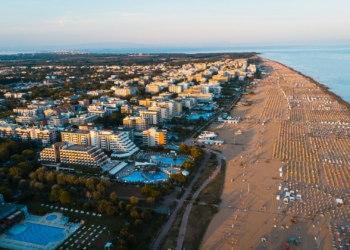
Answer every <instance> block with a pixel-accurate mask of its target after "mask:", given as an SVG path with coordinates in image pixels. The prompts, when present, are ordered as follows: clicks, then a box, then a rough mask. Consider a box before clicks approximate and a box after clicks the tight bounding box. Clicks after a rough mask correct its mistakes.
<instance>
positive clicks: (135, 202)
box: [130, 196, 139, 204]
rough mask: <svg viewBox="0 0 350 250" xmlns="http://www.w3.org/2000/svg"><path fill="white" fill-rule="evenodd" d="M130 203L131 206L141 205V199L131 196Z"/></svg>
mask: <svg viewBox="0 0 350 250" xmlns="http://www.w3.org/2000/svg"><path fill="white" fill-rule="evenodd" d="M130 203H131V204H137V203H139V198H137V197H136V196H131V197H130Z"/></svg>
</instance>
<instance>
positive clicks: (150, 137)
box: [142, 127, 167, 147]
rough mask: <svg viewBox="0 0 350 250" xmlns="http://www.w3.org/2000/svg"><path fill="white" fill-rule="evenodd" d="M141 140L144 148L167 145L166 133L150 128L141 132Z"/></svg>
mask: <svg viewBox="0 0 350 250" xmlns="http://www.w3.org/2000/svg"><path fill="white" fill-rule="evenodd" d="M142 139H143V145H145V146H149V147H151V146H159V145H165V144H166V143H167V131H166V130H165V129H157V128H154V127H152V128H150V129H148V130H145V131H143V132H142Z"/></svg>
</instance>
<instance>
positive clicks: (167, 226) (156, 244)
mask: <svg viewBox="0 0 350 250" xmlns="http://www.w3.org/2000/svg"><path fill="white" fill-rule="evenodd" d="M209 157H210V154H209V153H206V154H205V157H204V160H203V161H202V164H201V166H200V168H199V169H198V171H197V174H196V175H195V177H194V178H193V180H192V182H191V183H190V185H189V186H188V187H187V189H186V191H185V193H184V195H183V196H182V198H181V200H179V201H178V203H177V206H176V208H175V209H174V211H173V212H172V214H171V216H170V218H169V220H168V222H167V223H166V224H165V226H164V227H163V229H162V231H161V232H160V234H159V235H158V238H157V239H156V241H155V242H154V244H153V247H152V249H155V250H156V249H159V245H160V243H161V242H162V240H163V238H164V236H165V235H167V234H168V232H169V229H170V227H171V225H172V224H173V223H174V221H175V218H176V216H177V214H178V212H179V210H180V209H181V207H182V206H183V203H184V201H185V200H186V199H187V197H188V195H189V194H190V192H191V190H192V187H193V185H194V184H195V183H196V181H197V180H198V178H199V175H200V174H201V172H202V170H203V169H204V167H205V165H206V164H207V162H208V160H209Z"/></svg>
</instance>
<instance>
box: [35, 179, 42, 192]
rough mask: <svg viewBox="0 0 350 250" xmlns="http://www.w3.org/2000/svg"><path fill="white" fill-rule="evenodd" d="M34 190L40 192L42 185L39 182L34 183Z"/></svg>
mask: <svg viewBox="0 0 350 250" xmlns="http://www.w3.org/2000/svg"><path fill="white" fill-rule="evenodd" d="M34 189H35V190H37V191H42V190H43V189H44V184H42V183H41V182H39V181H38V182H36V183H35V185H34Z"/></svg>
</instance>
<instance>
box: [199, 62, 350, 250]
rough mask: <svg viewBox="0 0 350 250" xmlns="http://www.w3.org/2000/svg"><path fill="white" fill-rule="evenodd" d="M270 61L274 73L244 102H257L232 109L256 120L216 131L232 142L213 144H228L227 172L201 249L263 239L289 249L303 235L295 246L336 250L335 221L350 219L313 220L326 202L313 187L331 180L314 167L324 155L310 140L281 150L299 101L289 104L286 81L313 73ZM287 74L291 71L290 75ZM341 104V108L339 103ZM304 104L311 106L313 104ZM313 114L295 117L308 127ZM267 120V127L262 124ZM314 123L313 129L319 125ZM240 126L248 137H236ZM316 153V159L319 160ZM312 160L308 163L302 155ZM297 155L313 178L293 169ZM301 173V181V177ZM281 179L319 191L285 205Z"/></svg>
mask: <svg viewBox="0 0 350 250" xmlns="http://www.w3.org/2000/svg"><path fill="white" fill-rule="evenodd" d="M264 65H265V66H267V67H266V70H267V71H268V74H267V75H268V76H267V77H265V78H264V79H263V80H261V81H260V83H259V84H258V86H257V87H256V88H255V89H253V91H254V93H255V94H254V95H246V96H244V97H243V98H242V100H241V101H244V100H249V101H252V103H253V105H252V106H238V107H235V109H234V110H232V111H231V113H230V116H238V117H241V118H250V119H243V120H242V121H241V122H240V123H238V124H225V125H222V124H217V123H215V124H212V125H211V127H210V129H208V130H210V131H214V132H216V133H218V134H219V136H218V140H225V142H226V143H225V144H223V145H221V146H210V148H213V149H217V150H220V151H222V153H223V154H224V155H225V156H226V162H227V170H226V177H225V183H224V190H223V193H222V196H221V199H222V202H221V204H220V209H219V212H218V213H217V214H216V215H215V216H214V218H213V219H212V221H211V223H210V225H209V226H208V228H207V231H206V233H205V236H204V238H203V240H202V243H201V247H200V249H250V247H252V249H261V248H262V246H263V244H265V245H266V248H267V249H283V245H285V244H286V243H287V240H288V239H289V238H290V237H295V238H296V239H299V240H300V241H301V244H300V245H299V246H298V247H295V246H294V244H292V245H293V247H292V249H294V248H295V249H332V244H331V236H330V233H329V231H328V224H329V223H330V222H335V221H338V223H339V221H340V223H341V221H342V220H343V219H344V220H345V218H346V219H348V214H347V213H345V212H344V214H339V217H337V216H338V215H337V213H334V217H333V215H329V218H328V217H327V216H325V217H320V215H319V214H318V215H315V217H314V219H315V220H314V221H310V218H309V216H308V215H309V214H312V215H313V214H315V213H316V211H319V207H318V206H320V207H321V206H322V204H321V203H320V202H319V200H318V199H317V192H316V193H315V190H314V189H313V188H314V186H312V185H315V184H316V185H317V184H319V185H323V184H326V183H325V180H326V179H327V177H326V176H325V175H324V174H323V173H322V171H319V170H318V171H316V170H315V172H318V174H316V173H314V171H313V170H310V169H311V168H312V166H315V167H316V168H322V166H323V165H322V163H321V161H318V160H319V158H320V154H318V152H317V149H315V148H312V144H310V142H309V141H307V142H305V145H306V146H305V147H306V149H307V150H309V151H307V150H306V151H305V152H304V151H302V152H298V147H296V148H294V146H293V147H292V148H291V149H290V151H288V152H287V150H286V149H285V148H283V147H282V148H281V149H280V151H282V153H280V152H279V148H278V145H279V144H278V143H282V142H280V141H283V140H282V139H283V138H284V137H283V136H284V133H286V134H287V135H286V136H290V134H288V133H287V132H285V131H284V130H283V131H282V130H281V124H284V123H285V122H286V121H288V124H294V122H292V123H290V120H289V118H290V117H291V115H292V113H291V111H290V110H289V106H290V105H293V103H292V101H289V103H288V102H287V98H286V96H285V93H283V92H282V91H281V89H284V87H283V86H284V85H283V86H282V87H281V86H280V85H279V84H282V82H283V84H285V86H288V85H287V84H288V83H291V84H292V83H293V82H294V81H297V80H298V81H299V80H300V79H301V80H302V81H304V80H305V78H303V77H302V78H299V77H301V76H300V75H299V74H297V75H294V74H296V72H294V71H292V70H291V69H289V68H287V67H285V66H283V65H280V64H278V63H275V62H272V61H269V60H265V59H264ZM282 76H284V79H283V80H282ZM289 76H290V78H288V80H287V79H286V78H287V77H289ZM305 84H306V83H305ZM310 86H314V83H312V85H311V83H310ZM304 87H307V88H308V87H309V86H307V85H306V86H304ZM314 87H315V88H317V87H316V86H314ZM317 89H318V88H317ZM284 90H285V89H284ZM293 91H294V90H293ZM294 94H295V95H297V94H298V93H294ZM299 95H302V93H300V94H299ZM325 95H326V94H325ZM295 98H296V97H295ZM295 98H294V99H295ZM300 98H301V97H300ZM300 103H301V104H303V103H302V102H300ZM300 103H299V104H300ZM333 104H334V103H333ZM333 106H334V107H335V108H336V109H337V107H338V106H337V104H334V105H333ZM333 106H332V107H333ZM304 108H305V109H308V107H306V106H305V107H304ZM340 110H341V109H340ZM303 112H304V111H303ZM305 117H306V118H305ZM305 117H304V118H303V117H302V118H300V117H299V118H298V117H295V116H294V118H291V119H295V121H296V122H297V121H298V119H299V120H300V121H299V124H300V127H301V128H302V127H303V122H304V123H309V121H306V120H307V119H308V118H307V116H305ZM345 117H346V115H345ZM302 119H306V120H302ZM344 119H347V118H344ZM263 121H265V125H263V124H262V122H263ZM315 123H318V121H316V122H315ZM315 126H316V125H315ZM298 129H299V128H298ZM308 129H310V130H311V126H310V127H308ZM238 130H241V132H242V134H241V135H235V132H236V131H238ZM299 130H300V129H299ZM299 130H298V131H299ZM293 131H294V130H293ZM298 131H297V132H298ZM297 132H295V133H294V132H293V133H292V135H293V136H297V135H298V133H297ZM299 133H302V134H301V135H300V138H297V139H295V140H297V143H296V145H300V144H301V145H303V144H302V143H303V140H308V138H307V136H306V135H307V134H309V133H310V131H309V130H308V131H305V132H303V131H302V132H299ZM281 134H282V135H281ZM281 138H282V139H281ZM304 138H306V139H304ZM293 140H294V139H291V141H293ZM310 140H311V139H310ZM276 145H277V146H276ZM283 145H284V144H283ZM293 145H294V144H293ZM309 147H311V149H309ZM278 154H282V155H283V154H285V156H284V157H277V156H278ZM313 156H314V158H315V159H314V158H312V157H313ZM298 157H299V158H300V159H299V158H298ZM304 158H305V159H306V160H305V162H303V161H302V160H303V159H304ZM295 159H299V160H298V162H297V164H296V165H298V164H299V163H300V165H302V167H305V168H306V170H305V176H304V174H301V173H304V172H302V171H301V170H300V173H297V172H296V171H294V172H293V171H292V170H291V169H290V168H291V167H290V166H294V165H293V164H294V163H293V162H294V161H296V160H295ZM281 167H283V171H284V174H283V176H280V171H279V169H280V168H281ZM319 172H320V173H319ZM299 175H303V176H299ZM294 177H295V178H296V179H293V178H294ZM299 177H300V178H299ZM297 178H299V179H300V180H301V181H300V180H299V181H298V179H297ZM284 181H286V182H284ZM281 183H283V187H288V185H289V186H290V187H291V186H293V187H294V185H296V186H298V185H299V186H301V188H300V189H302V190H299V192H298V193H301V194H302V195H303V196H302V198H304V197H305V198H306V197H311V198H310V200H306V199H303V201H298V202H292V201H291V202H290V204H288V205H283V202H282V200H283V198H282V197H281V200H276V194H280V195H281V196H282V195H283V193H281V191H280V190H279V185H280V184H281ZM303 185H304V186H305V188H304V186H303ZM304 189H305V190H304ZM316 191H317V190H316ZM339 192H341V191H339ZM339 195H340V194H339ZM325 199H327V198H325ZM327 202H329V203H330V204H331V203H332V202H333V201H332V199H331V198H330V199H329V200H327ZM294 203H295V204H296V205H295V204H294ZM325 209H326V207H325ZM283 211H285V212H283ZM292 216H296V218H297V220H298V223H297V224H293V223H292V222H291V218H292ZM342 216H343V217H342ZM281 227H284V229H283V228H281ZM287 227H288V228H287ZM316 236H317V238H316V240H315V237H316ZM262 237H266V239H267V242H266V243H262V241H261V238H262ZM317 244H318V247H317Z"/></svg>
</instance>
